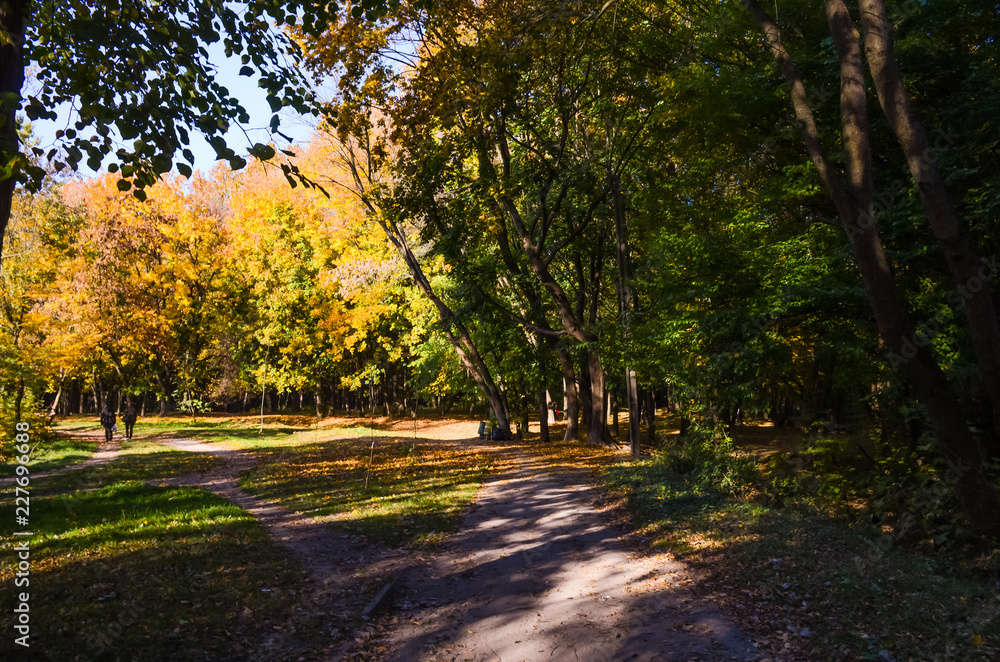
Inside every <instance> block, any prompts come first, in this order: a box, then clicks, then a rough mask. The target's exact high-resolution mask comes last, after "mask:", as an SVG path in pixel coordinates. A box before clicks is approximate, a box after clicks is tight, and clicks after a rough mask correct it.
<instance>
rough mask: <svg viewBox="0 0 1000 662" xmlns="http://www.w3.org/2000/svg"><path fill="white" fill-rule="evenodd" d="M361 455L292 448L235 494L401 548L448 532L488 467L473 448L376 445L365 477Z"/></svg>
mask: <svg viewBox="0 0 1000 662" xmlns="http://www.w3.org/2000/svg"><path fill="white" fill-rule="evenodd" d="M369 453H370V442H369V441H368V439H364V438H363V439H346V440H332V441H327V442H324V443H320V444H314V445H309V446H302V447H298V448H296V449H295V450H294V451H289V452H286V453H284V454H282V455H281V456H280V457H276V458H274V459H275V460H276V461H274V462H268V463H265V464H263V465H261V466H259V467H257V468H256V469H254V470H252V471H249V472H246V473H245V474H244V475H243V476H241V478H240V487H242V488H243V489H244V490H246V491H248V492H250V493H252V494H256V495H257V496H259V497H262V498H264V499H269V500H274V501H278V502H279V503H281V504H282V505H284V506H285V507H287V508H290V509H292V510H295V511H297V512H300V513H303V514H304V515H308V516H310V517H318V518H321V519H326V520H328V521H329V522H330V523H331V525H334V526H337V527H340V528H342V529H344V530H347V531H351V532H353V533H358V534H361V535H365V536H368V537H370V538H372V539H375V540H378V541H381V542H384V543H386V544H388V545H391V546H409V545H420V544H424V543H434V542H436V541H438V540H440V539H441V537H442V536H443V534H444V533H446V532H448V531H451V530H452V529H453V528H454V526H455V524H456V523H457V520H458V515H459V514H460V513H461V512H462V510H463V509H464V508H465V506H466V505H467V504H468V503H469V501H470V500H471V499H472V497H473V496H474V495H475V493H476V491H477V490H478V489H479V486H480V485H481V484H482V481H483V478H484V477H485V476H486V474H487V473H488V472H489V471H490V468H491V466H492V459H491V458H490V457H489V456H487V455H486V454H484V453H483V452H481V451H479V450H478V449H476V448H474V447H465V446H462V445H460V444H457V443H456V444H445V443H439V444H434V445H431V444H430V443H422V444H420V445H417V446H414V444H413V442H412V440H401V439H393V438H382V439H379V441H378V443H376V445H375V453H374V460H373V462H372V463H371V472H370V474H369V470H368V467H369ZM366 477H367V478H368V486H367V487H365V479H366Z"/></svg>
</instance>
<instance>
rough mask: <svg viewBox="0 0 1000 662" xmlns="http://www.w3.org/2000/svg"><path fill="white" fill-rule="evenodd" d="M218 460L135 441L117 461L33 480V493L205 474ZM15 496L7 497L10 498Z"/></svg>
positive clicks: (72, 490) (132, 441)
mask: <svg viewBox="0 0 1000 662" xmlns="http://www.w3.org/2000/svg"><path fill="white" fill-rule="evenodd" d="M215 463H216V460H214V459H213V458H211V457H207V456H204V455H200V454H198V453H189V452H186V451H178V450H174V449H171V448H167V447H165V446H162V445H160V444H157V443H155V442H153V441H149V440H145V439H138V438H135V439H132V440H131V441H125V442H123V443H122V445H121V449H120V450H119V454H118V457H117V458H115V459H114V460H112V461H111V462H108V463H106V464H99V465H92V466H89V467H84V468H82V469H74V470H71V471H67V472H66V473H61V474H57V475H55V476H47V477H44V478H33V479H32V480H31V490H32V493H33V494H35V493H38V494H41V493H58V492H75V491H77V490H89V489H96V488H99V487H103V486H104V485H109V484H111V483H116V482H121V481H129V480H140V481H144V480H154V479H157V478H169V477H171V476H183V475H186V474H192V473H196V472H199V471H206V470H208V469H210V468H211V467H212V466H214V465H215ZM10 496H12V495H5V497H10Z"/></svg>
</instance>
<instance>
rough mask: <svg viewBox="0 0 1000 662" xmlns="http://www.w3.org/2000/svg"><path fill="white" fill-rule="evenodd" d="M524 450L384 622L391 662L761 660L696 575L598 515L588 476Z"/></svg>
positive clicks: (413, 577) (409, 580) (411, 578)
mask: <svg viewBox="0 0 1000 662" xmlns="http://www.w3.org/2000/svg"><path fill="white" fill-rule="evenodd" d="M513 452H514V453H515V458H514V459H515V461H514V463H513V466H512V467H511V468H510V469H508V470H507V471H504V472H502V473H501V474H499V475H497V476H495V477H494V478H493V479H491V480H489V481H488V482H487V484H486V485H485V486H484V488H483V490H482V491H481V492H480V494H479V495H478V496H477V497H476V501H475V504H474V506H473V507H472V508H471V510H470V511H469V512H468V513H467V515H466V516H465V518H464V520H463V522H462V524H461V526H460V528H459V531H458V532H457V533H456V534H455V535H454V536H453V537H452V538H451V540H450V541H449V542H448V543H446V546H445V548H444V550H443V551H442V552H441V553H440V554H438V555H436V557H435V558H433V559H432V560H431V561H429V562H428V563H426V564H424V565H422V566H419V567H416V568H414V569H412V570H411V571H410V572H409V573H408V574H407V575H406V577H405V578H404V579H403V580H402V582H401V587H400V589H399V590H398V592H397V597H396V598H395V600H394V604H393V606H394V607H395V610H394V612H393V611H390V610H388V609H387V610H386V611H387V613H385V614H384V615H383V616H382V618H381V619H380V624H379V625H380V627H379V629H380V630H382V632H380V633H378V634H380V635H381V636H378V638H379V639H381V640H382V641H381V642H380V643H381V644H382V645H383V646H384V647H385V648H386V649H387V652H385V653H384V655H383V656H382V658H383V659H386V660H391V661H392V662H425V661H426V662H429V661H437V662H444V661H446V660H447V661H449V662H450V661H456V662H464V661H468V660H473V661H475V662H487V661H488V662H541V661H542V660H545V661H552V660H556V661H561V660H566V661H570V660H572V661H576V660H580V661H582V662H604V661H609V662H610V661H614V662H618V661H625V660H636V661H646V662H654V661H667V660H684V661H687V660H753V659H757V658H758V657H759V655H758V653H757V651H756V649H755V648H754V646H753V644H752V643H751V642H750V640H749V639H748V638H747V637H746V636H745V635H744V634H742V632H740V630H739V629H737V627H736V626H735V625H733V624H732V623H730V622H729V621H728V620H727V619H726V618H725V617H723V616H722V614H721V613H720V611H719V609H718V607H717V606H716V605H715V604H714V603H712V602H711V601H709V600H707V599H705V598H701V597H698V596H697V595H696V594H695V593H693V592H691V591H689V590H687V589H685V588H683V585H684V584H686V583H690V582H691V581H692V578H691V576H690V574H689V570H688V568H686V567H685V566H684V565H682V564H680V563H678V562H676V561H673V560H669V559H667V558H665V557H662V556H646V557H642V556H633V555H631V554H629V552H628V551H627V550H626V549H625V547H624V546H623V544H622V543H621V541H620V540H619V538H618V536H617V532H616V531H615V530H614V529H613V528H611V527H610V526H609V525H608V524H607V522H606V520H605V518H604V516H602V515H601V513H599V512H598V511H597V510H596V508H595V505H594V503H595V501H596V499H597V496H598V488H597V487H596V486H595V485H594V484H593V482H592V479H591V478H590V476H589V474H588V473H587V472H586V471H584V470H578V471H577V470H568V469H548V468H546V467H545V466H544V465H543V464H542V463H541V462H540V461H539V460H538V459H535V458H531V457H528V456H527V455H525V454H523V453H521V452H518V451H516V450H515V451H513ZM368 654H369V655H370V654H371V652H370V651H368ZM364 659H370V658H369V657H365V658H364Z"/></svg>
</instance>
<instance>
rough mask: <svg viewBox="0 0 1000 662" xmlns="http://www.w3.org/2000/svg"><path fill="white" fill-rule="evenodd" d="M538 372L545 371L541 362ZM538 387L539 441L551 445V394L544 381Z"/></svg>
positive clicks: (540, 381)
mask: <svg viewBox="0 0 1000 662" xmlns="http://www.w3.org/2000/svg"><path fill="white" fill-rule="evenodd" d="M538 371H539V372H540V373H544V372H545V370H544V369H543V366H542V365H541V362H539V367H538ZM539 384H540V385H539V387H538V440H539V441H540V442H541V443H543V444H547V443H549V392H548V389H546V388H545V382H544V380H539Z"/></svg>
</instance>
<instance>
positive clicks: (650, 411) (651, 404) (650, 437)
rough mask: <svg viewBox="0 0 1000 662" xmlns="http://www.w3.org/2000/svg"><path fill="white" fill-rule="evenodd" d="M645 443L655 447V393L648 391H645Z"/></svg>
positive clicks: (651, 390)
mask: <svg viewBox="0 0 1000 662" xmlns="http://www.w3.org/2000/svg"><path fill="white" fill-rule="evenodd" d="M646 411H647V414H646V420H647V423H646V425H647V426H648V427H647V428H646V433H647V434H646V443H648V444H649V445H650V446H652V447H654V448H655V447H656V391H654V390H653V389H649V390H648V391H646Z"/></svg>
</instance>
